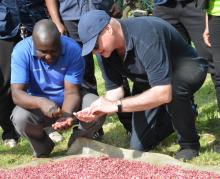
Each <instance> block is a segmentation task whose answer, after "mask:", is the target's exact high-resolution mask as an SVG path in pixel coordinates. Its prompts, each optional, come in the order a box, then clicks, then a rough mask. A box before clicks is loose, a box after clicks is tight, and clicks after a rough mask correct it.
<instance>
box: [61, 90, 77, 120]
mask: <svg viewBox="0 0 220 179" xmlns="http://www.w3.org/2000/svg"><path fill="white" fill-rule="evenodd" d="M80 102H81V98H80V94H79V93H78V92H65V94H64V102H63V105H62V112H63V113H64V114H66V115H70V116H71V115H72V113H73V112H76V111H78V110H79V108H80Z"/></svg>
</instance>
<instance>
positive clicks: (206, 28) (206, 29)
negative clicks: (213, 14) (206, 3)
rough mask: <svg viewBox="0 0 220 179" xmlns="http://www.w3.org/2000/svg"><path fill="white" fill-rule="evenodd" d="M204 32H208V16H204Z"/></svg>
mask: <svg viewBox="0 0 220 179" xmlns="http://www.w3.org/2000/svg"><path fill="white" fill-rule="evenodd" d="M205 31H207V32H209V20H208V14H207V13H206V15H205Z"/></svg>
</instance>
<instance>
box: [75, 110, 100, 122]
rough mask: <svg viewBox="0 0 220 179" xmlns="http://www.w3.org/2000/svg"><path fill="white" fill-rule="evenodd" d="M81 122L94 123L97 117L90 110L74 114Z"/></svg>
mask: <svg viewBox="0 0 220 179" xmlns="http://www.w3.org/2000/svg"><path fill="white" fill-rule="evenodd" d="M73 115H75V116H76V118H78V119H79V120H80V121H83V122H92V121H94V120H96V115H93V114H92V113H91V112H90V111H89V110H87V109H85V110H82V111H79V112H76V113H73Z"/></svg>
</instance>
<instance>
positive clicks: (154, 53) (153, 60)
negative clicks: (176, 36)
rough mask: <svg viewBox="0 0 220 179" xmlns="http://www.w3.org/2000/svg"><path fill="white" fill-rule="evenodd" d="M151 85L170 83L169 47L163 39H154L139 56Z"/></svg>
mask: <svg viewBox="0 0 220 179" xmlns="http://www.w3.org/2000/svg"><path fill="white" fill-rule="evenodd" d="M141 61H142V64H143V66H144V68H145V71H146V73H147V76H148V80H149V83H150V85H151V86H158V85H166V84H170V83H171V77H170V72H171V64H170V52H169V47H168V45H167V44H166V43H165V41H164V40H159V39H158V40H155V41H154V42H153V43H152V44H150V45H149V46H148V48H147V50H146V52H145V53H144V56H143V57H142V58H141Z"/></svg>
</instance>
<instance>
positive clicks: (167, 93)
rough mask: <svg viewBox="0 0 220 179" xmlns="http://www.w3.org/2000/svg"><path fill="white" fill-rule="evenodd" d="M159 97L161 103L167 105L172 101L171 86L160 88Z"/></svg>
mask: <svg viewBox="0 0 220 179" xmlns="http://www.w3.org/2000/svg"><path fill="white" fill-rule="evenodd" d="M157 89H158V94H157V95H158V96H160V103H161V104H167V103H170V102H171V101H172V87H171V85H166V86H159V87H158V88H157Z"/></svg>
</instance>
